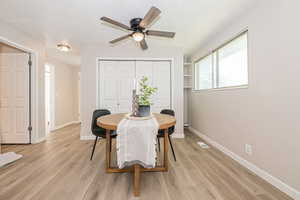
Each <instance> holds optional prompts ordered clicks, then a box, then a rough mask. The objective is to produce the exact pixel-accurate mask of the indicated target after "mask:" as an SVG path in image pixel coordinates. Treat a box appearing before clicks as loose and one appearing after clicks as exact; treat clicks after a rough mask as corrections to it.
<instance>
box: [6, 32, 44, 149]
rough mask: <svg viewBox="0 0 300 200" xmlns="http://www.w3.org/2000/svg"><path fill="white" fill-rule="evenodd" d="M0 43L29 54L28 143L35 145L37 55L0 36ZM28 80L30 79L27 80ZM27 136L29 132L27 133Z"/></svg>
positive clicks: (31, 50)
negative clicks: (29, 125) (29, 118)
mask: <svg viewBox="0 0 300 200" xmlns="http://www.w3.org/2000/svg"><path fill="white" fill-rule="evenodd" d="M0 42H1V43H4V44H6V45H9V46H12V47H14V48H16V49H19V50H21V51H23V52H24V53H28V54H31V60H32V65H31V74H30V75H31V83H29V87H31V90H30V91H31V94H29V96H30V97H31V102H30V104H31V106H29V105H28V110H29V107H31V110H29V113H28V114H30V113H31V126H32V131H31V138H29V142H30V141H31V142H32V143H37V142H38V123H37V119H38V102H39V101H38V96H39V95H38V84H37V81H38V69H37V66H38V53H37V52H36V51H34V50H33V49H31V48H29V47H26V46H23V45H21V44H18V43H15V42H13V41H10V40H8V39H6V38H4V37H2V36H0ZM29 80H30V79H29ZM28 92H29V91H28ZM28 134H29V131H28Z"/></svg>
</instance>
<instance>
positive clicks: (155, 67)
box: [136, 61, 171, 112]
mask: <svg viewBox="0 0 300 200" xmlns="http://www.w3.org/2000/svg"><path fill="white" fill-rule="evenodd" d="M143 76H147V77H148V79H149V81H148V83H149V84H150V85H151V86H153V87H157V89H158V90H157V93H156V94H155V95H154V96H153V97H152V102H153V105H152V106H151V112H160V111H161V110H162V109H167V108H170V107H171V71H170V62H169V61H136V78H137V80H138V81H139V80H141V78H142V77H143Z"/></svg>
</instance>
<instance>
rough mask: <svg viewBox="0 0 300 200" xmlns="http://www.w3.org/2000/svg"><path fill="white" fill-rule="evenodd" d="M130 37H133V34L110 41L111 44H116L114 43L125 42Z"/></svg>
mask: <svg viewBox="0 0 300 200" xmlns="http://www.w3.org/2000/svg"><path fill="white" fill-rule="evenodd" d="M129 37H131V33H130V34H128V35H124V36H122V37H119V38H117V39H114V40H112V41H110V42H109V43H111V44H114V43H116V42H119V41H121V40H125V39H127V38H129Z"/></svg>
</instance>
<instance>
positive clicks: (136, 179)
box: [133, 164, 141, 197]
mask: <svg viewBox="0 0 300 200" xmlns="http://www.w3.org/2000/svg"><path fill="white" fill-rule="evenodd" d="M133 169H134V171H133V194H134V196H135V197H137V196H140V176H141V166H140V165H138V164H135V165H134V166H133Z"/></svg>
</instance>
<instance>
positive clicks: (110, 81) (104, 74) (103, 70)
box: [99, 61, 118, 113]
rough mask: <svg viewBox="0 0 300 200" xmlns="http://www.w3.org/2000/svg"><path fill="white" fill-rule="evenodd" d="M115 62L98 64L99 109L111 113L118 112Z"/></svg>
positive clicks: (116, 66)
mask: <svg viewBox="0 0 300 200" xmlns="http://www.w3.org/2000/svg"><path fill="white" fill-rule="evenodd" d="M117 64H118V63H117V62H115V61H101V62H100V83H99V87H100V92H99V95H100V108H103V109H108V110H110V111H111V112H112V113H117V112H118V79H117V76H116V75H117V73H116V70H117V68H118V65H117Z"/></svg>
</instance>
